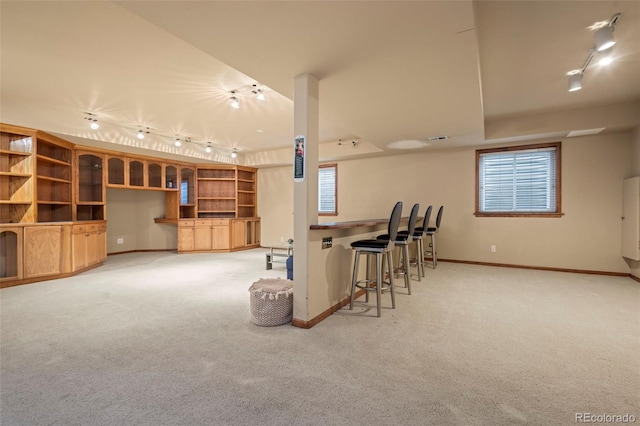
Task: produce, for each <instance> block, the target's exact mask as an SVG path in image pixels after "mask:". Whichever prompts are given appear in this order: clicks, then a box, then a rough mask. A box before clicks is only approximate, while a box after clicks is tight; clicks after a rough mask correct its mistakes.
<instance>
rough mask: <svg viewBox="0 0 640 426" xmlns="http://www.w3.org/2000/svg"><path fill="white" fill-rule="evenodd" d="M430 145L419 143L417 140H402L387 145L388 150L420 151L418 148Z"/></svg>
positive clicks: (423, 142)
mask: <svg viewBox="0 0 640 426" xmlns="http://www.w3.org/2000/svg"><path fill="white" fill-rule="evenodd" d="M428 145H429V144H428V143H426V142H425V141H419V140H417V139H402V140H399V141H394V142H391V143H390V144H388V145H387V148H391V149H418V148H424V147H425V146H428Z"/></svg>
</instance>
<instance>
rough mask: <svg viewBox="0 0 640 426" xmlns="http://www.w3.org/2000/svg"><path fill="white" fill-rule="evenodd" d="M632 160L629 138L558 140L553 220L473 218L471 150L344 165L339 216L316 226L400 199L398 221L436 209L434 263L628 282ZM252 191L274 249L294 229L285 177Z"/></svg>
mask: <svg viewBox="0 0 640 426" xmlns="http://www.w3.org/2000/svg"><path fill="white" fill-rule="evenodd" d="M634 143H638V142H637V141H636V142H634ZM633 146H635V145H633ZM632 153H633V151H632V137H631V135H630V134H628V133H627V134H615V135H604V136H601V135H598V136H588V137H581V138H570V139H565V140H563V144H562V210H563V212H564V216H563V217H561V218H486V217H482V218H478V217H475V216H474V215H473V212H474V206H475V150H474V149H471V148H467V149H461V150H455V151H445V152H435V153H419V154H415V153H414V154H411V155H396V156H391V157H380V158H370V159H363V160H350V161H342V162H339V163H338V210H339V216H337V217H323V218H321V221H346V220H357V219H367V218H384V217H388V215H389V213H390V211H391V208H392V206H393V204H394V203H395V202H396V201H398V200H401V201H403V202H404V204H405V206H406V208H405V210H406V211H405V212H404V214H405V215H408V212H409V209H410V206H411V205H412V204H413V203H416V202H418V203H420V204H421V212H423V211H424V209H425V208H426V204H427V203H429V204H432V205H433V206H434V214H433V216H432V222H433V221H434V220H435V211H436V210H437V208H438V207H439V206H440V205H441V204H442V205H445V213H444V216H443V220H442V227H441V232H440V235H439V237H438V238H439V240H438V241H439V248H438V254H439V256H440V257H441V258H448V259H457V260H468V261H480V262H491V263H506V264H515V265H530V266H542V267H556V268H569V269H581V270H594V271H607V272H621V273H628V272H629V266H628V265H627V264H626V263H625V262H624V260H623V258H622V257H621V254H620V237H621V223H620V209H621V205H622V180H623V179H624V177H626V176H627V175H628V174H629V173H630V172H631V168H632V166H631V156H632ZM258 182H259V191H258V193H259V215H260V216H261V217H262V244H263V245H264V246H269V245H280V244H281V243H280V237H281V236H283V237H284V238H285V239H286V238H288V236H289V235H291V233H292V229H293V227H292V222H293V221H292V216H291V212H292V209H293V202H292V201H293V190H292V186H293V185H292V173H291V168H290V167H278V168H272V169H260V170H259V180H258ZM491 245H496V246H497V252H496V253H491V251H490V246H491Z"/></svg>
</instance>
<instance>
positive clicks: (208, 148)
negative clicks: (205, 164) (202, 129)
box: [204, 142, 211, 154]
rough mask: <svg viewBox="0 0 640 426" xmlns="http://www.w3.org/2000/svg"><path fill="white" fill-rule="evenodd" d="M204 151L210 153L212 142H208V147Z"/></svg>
mask: <svg viewBox="0 0 640 426" xmlns="http://www.w3.org/2000/svg"><path fill="white" fill-rule="evenodd" d="M204 151H205V152H206V153H207V154H209V153H210V152H211V142H209V143H208V144H207V147H206V148H205V149H204Z"/></svg>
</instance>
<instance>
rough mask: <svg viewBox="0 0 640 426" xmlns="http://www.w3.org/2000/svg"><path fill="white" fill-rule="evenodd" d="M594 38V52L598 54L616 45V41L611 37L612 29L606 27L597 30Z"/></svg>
mask: <svg viewBox="0 0 640 426" xmlns="http://www.w3.org/2000/svg"><path fill="white" fill-rule="evenodd" d="M594 37H595V40H596V50H597V51H598V52H602V51H603V50H607V49H608V48H610V47H611V46H613V45H614V44H616V39H615V38H614V37H613V28H612V27H610V26H608V25H607V26H606V27H602V28H600V29H598V30H597V31H596V33H595V35H594Z"/></svg>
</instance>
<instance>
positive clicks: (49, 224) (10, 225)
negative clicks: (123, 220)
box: [0, 219, 107, 228]
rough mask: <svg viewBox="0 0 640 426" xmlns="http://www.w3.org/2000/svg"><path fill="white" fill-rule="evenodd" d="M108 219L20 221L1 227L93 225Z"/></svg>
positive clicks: (1, 225) (2, 224)
mask: <svg viewBox="0 0 640 426" xmlns="http://www.w3.org/2000/svg"><path fill="white" fill-rule="evenodd" d="M106 222H107V221H106V220H104V219H102V220H76V221H73V220H66V221H64V222H19V223H10V222H7V223H0V227H3V228H16V227H20V228H23V227H25V226H51V225H85V224H86V225H91V224H96V223H106Z"/></svg>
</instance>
